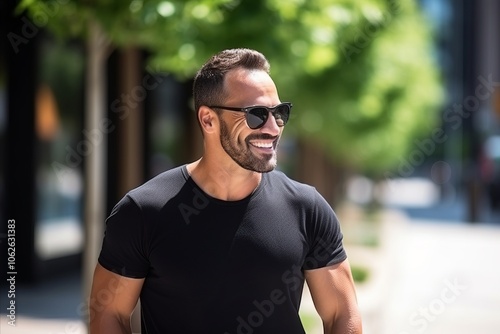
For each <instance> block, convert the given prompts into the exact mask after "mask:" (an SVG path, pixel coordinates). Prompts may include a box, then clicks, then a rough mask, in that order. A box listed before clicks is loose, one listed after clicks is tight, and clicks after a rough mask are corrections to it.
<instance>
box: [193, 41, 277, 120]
mask: <svg viewBox="0 0 500 334" xmlns="http://www.w3.org/2000/svg"><path fill="white" fill-rule="evenodd" d="M235 68H245V69H249V70H261V71H265V72H266V73H269V69H270V65H269V62H268V61H267V59H266V57H265V56H264V55H263V54H262V53H260V52H258V51H255V50H251V49H245V48H238V49H228V50H224V51H221V52H219V53H217V54H215V55H213V56H212V57H211V58H210V59H209V60H208V61H207V62H206V63H205V64H204V65H203V66H202V67H201V68H200V70H199V71H198V73H196V76H195V78H194V83H193V98H194V109H195V111H196V112H198V110H199V108H200V107H201V106H203V105H205V106H211V105H221V104H223V102H224V101H223V100H224V98H225V96H224V94H225V93H224V77H225V75H226V73H227V72H229V71H230V70H233V69H235Z"/></svg>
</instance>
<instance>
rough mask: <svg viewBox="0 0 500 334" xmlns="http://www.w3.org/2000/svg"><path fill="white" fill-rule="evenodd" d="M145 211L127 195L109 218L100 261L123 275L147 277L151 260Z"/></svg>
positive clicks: (104, 265)
mask: <svg viewBox="0 0 500 334" xmlns="http://www.w3.org/2000/svg"><path fill="white" fill-rule="evenodd" d="M146 254H147V253H146V242H145V232H144V225H143V221H142V216H141V211H140V208H139V207H138V206H137V204H136V203H135V202H134V201H133V200H132V199H131V198H130V197H129V196H125V197H124V198H123V199H122V200H121V201H120V202H119V203H118V204H117V205H116V206H115V207H114V208H113V211H112V212H111V214H110V216H109V217H108V218H107V219H106V231H105V234H104V240H103V243H102V249H101V253H100V255H99V263H100V264H101V265H102V266H103V267H104V268H106V269H108V270H110V271H112V272H114V273H117V274H119V275H121V276H126V277H132V278H143V277H146V275H147V273H148V269H149V261H148V259H147V256H146Z"/></svg>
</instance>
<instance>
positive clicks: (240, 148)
mask: <svg viewBox="0 0 500 334" xmlns="http://www.w3.org/2000/svg"><path fill="white" fill-rule="evenodd" d="M219 120H220V122H219V123H220V143H221V145H222V148H223V149H224V151H226V153H227V154H228V155H229V156H230V157H231V159H233V161H234V162H236V163H237V164H238V165H239V166H240V167H242V168H244V169H247V170H251V171H254V172H258V173H268V172H271V171H273V170H274V169H275V168H276V164H277V156H276V148H277V147H278V142H277V143H276V146H275V148H274V150H273V153H272V154H267V155H264V156H262V157H258V156H256V155H255V154H254V153H253V152H252V150H251V149H250V144H249V141H250V140H251V139H270V137H269V136H268V135H267V136H266V135H260V136H259V135H250V136H248V137H247V138H245V141H244V142H243V143H242V142H238V141H235V142H234V143H233V142H232V141H231V134H230V132H229V127H228V126H227V124H226V122H224V120H223V119H222V118H221V117H219ZM278 141H279V139H278ZM238 143H239V145H238Z"/></svg>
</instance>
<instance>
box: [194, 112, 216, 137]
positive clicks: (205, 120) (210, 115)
mask: <svg viewBox="0 0 500 334" xmlns="http://www.w3.org/2000/svg"><path fill="white" fill-rule="evenodd" d="M198 121H199V122H200V125H201V128H202V130H203V132H205V133H212V132H214V127H215V126H217V122H218V118H217V115H216V114H215V111H214V110H212V109H210V108H209V107H207V106H201V107H200V109H198Z"/></svg>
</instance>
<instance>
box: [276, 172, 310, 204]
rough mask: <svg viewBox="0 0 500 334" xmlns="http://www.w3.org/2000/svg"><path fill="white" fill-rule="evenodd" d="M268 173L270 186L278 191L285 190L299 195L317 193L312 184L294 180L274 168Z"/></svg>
mask: <svg viewBox="0 0 500 334" xmlns="http://www.w3.org/2000/svg"><path fill="white" fill-rule="evenodd" d="M268 174H269V178H268V182H269V185H270V188H271V189H273V190H276V191H278V192H285V193H289V194H292V195H294V196H300V197H302V196H311V195H312V194H315V193H317V191H316V188H314V187H313V186H311V185H309V184H306V183H302V182H299V181H297V180H294V179H292V178H290V177H289V176H288V175H286V174H285V173H284V172H282V171H280V170H274V171H272V172H270V173H268Z"/></svg>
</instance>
